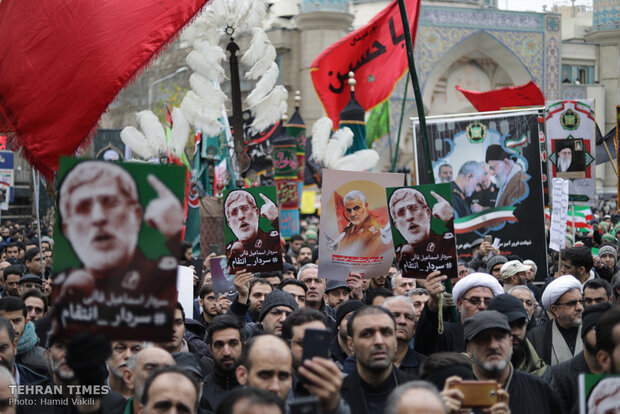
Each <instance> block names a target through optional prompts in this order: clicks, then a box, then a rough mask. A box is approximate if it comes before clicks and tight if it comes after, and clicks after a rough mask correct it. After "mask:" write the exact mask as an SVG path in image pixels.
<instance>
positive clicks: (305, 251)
mask: <svg viewBox="0 0 620 414" xmlns="http://www.w3.org/2000/svg"><path fill="white" fill-rule="evenodd" d="M312 253H313V251H312V247H310V246H308V245H307V244H304V245H303V246H301V247H300V248H299V254H298V255H297V264H298V265H299V267H301V266H304V265H307V264H308V263H312Z"/></svg>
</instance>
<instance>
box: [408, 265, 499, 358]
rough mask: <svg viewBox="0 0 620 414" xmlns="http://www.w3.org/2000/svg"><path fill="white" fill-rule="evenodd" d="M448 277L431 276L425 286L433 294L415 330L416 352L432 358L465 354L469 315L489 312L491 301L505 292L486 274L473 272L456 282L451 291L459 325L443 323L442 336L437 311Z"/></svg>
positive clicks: (438, 274) (433, 274)
mask: <svg viewBox="0 0 620 414" xmlns="http://www.w3.org/2000/svg"><path fill="white" fill-rule="evenodd" d="M446 278H447V277H446V276H445V275H442V274H441V273H440V272H439V271H435V272H433V273H431V274H430V275H428V277H427V278H426V284H425V285H424V286H425V288H426V289H428V291H429V293H430V295H431V296H430V298H429V299H428V302H426V306H425V307H424V309H423V310H422V314H421V315H420V319H419V323H418V326H417V327H416V339H415V350H416V351H418V352H420V353H422V354H424V355H431V354H432V353H434V352H441V351H448V352H464V351H465V342H464V340H463V322H464V321H465V319H467V318H469V317H470V316H472V315H474V314H475V313H478V312H480V311H483V310H486V308H487V306H488V304H489V302H491V299H493V297H494V296H496V295H501V294H502V293H504V290H503V289H502V286H501V285H500V284H499V282H498V281H497V279H496V278H494V277H493V276H491V275H488V274H486V273H471V274H469V275H467V276H465V277H464V278H463V279H461V280H459V281H458V282H456V284H455V285H454V289H452V298H453V300H454V302H455V304H456V306H457V309H458V311H459V314H460V315H461V320H460V323H454V322H444V332H443V333H442V334H441V335H439V334H438V333H437V328H438V326H437V325H438V318H439V316H438V311H439V296H440V295H441V294H443V292H444V287H443V285H442V282H443V281H444V280H446Z"/></svg>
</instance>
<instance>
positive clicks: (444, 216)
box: [431, 191, 454, 221]
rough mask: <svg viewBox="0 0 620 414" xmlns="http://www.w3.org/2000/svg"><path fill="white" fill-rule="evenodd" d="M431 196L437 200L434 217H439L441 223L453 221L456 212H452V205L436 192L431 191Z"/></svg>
mask: <svg viewBox="0 0 620 414" xmlns="http://www.w3.org/2000/svg"><path fill="white" fill-rule="evenodd" d="M431 195H432V196H433V197H435V200H437V202H436V203H435V205H434V206H433V216H434V217H437V218H438V219H439V220H441V221H450V220H452V218H453V217H454V210H452V206H451V205H450V203H448V201H447V200H446V199H445V198H443V197H442V196H440V195H439V194H437V193H436V192H434V191H431Z"/></svg>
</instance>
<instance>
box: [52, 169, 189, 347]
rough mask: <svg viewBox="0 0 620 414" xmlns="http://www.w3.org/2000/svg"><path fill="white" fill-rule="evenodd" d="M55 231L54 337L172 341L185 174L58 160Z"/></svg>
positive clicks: (53, 282)
mask: <svg viewBox="0 0 620 414" xmlns="http://www.w3.org/2000/svg"><path fill="white" fill-rule="evenodd" d="M58 176H59V183H60V185H59V191H58V198H57V202H58V208H57V212H56V220H55V230H54V269H53V270H54V276H53V279H52V287H53V291H52V301H53V303H54V313H53V317H54V319H55V320H56V322H57V323H58V328H59V335H61V336H71V335H74V334H75V333H77V332H79V331H84V330H87V331H90V332H93V333H104V334H105V335H106V336H107V337H108V338H109V339H126V340H130V339H135V340H147V341H169V340H170V338H171V335H172V317H173V315H174V308H175V306H176V302H177V288H176V281H177V266H178V262H177V258H178V256H179V251H180V242H181V232H182V230H183V207H182V204H181V203H182V202H181V200H182V199H183V189H184V188H185V186H184V181H185V169H184V168H183V167H178V166H168V165H167V166H161V165H151V164H138V163H113V162H106V161H93V160H78V159H74V158H62V159H61V161H60V166H59V170H58Z"/></svg>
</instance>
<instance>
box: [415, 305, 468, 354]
mask: <svg viewBox="0 0 620 414" xmlns="http://www.w3.org/2000/svg"><path fill="white" fill-rule="evenodd" d="M445 315H446V314H445V312H444V317H445ZM437 318H438V314H437V312H433V311H431V310H429V309H428V306H424V309H423V310H422V313H421V314H420V320H419V321H418V326H417V327H416V330H415V342H414V349H415V350H416V351H418V352H419V353H421V354H424V355H430V354H432V353H435V352H443V351H445V352H465V348H466V347H465V333H464V331H463V325H461V324H460V323H454V322H447V321H444V332H443V334H441V335H439V334H438V333H437V327H438V319H437Z"/></svg>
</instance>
